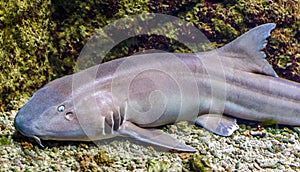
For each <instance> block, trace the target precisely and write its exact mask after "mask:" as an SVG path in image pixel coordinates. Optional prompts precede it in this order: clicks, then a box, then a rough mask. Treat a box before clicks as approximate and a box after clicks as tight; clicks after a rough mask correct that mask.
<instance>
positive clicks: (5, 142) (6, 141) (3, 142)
mask: <svg viewBox="0 0 300 172" xmlns="http://www.w3.org/2000/svg"><path fill="white" fill-rule="evenodd" d="M11 142H12V139H11V137H10V136H9V137H5V136H2V137H1V138H0V146H3V145H10V144H11Z"/></svg>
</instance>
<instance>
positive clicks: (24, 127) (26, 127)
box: [14, 111, 34, 137]
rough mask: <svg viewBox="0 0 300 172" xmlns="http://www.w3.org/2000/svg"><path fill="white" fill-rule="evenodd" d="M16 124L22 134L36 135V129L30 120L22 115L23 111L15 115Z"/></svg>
mask: <svg viewBox="0 0 300 172" xmlns="http://www.w3.org/2000/svg"><path fill="white" fill-rule="evenodd" d="M14 125H15V128H16V129H17V131H19V132H20V133H21V134H23V135H25V136H28V137H32V136H34V131H33V129H32V126H31V125H30V122H29V121H26V120H25V119H24V116H23V115H22V111H19V112H18V113H17V115H16V117H15V120H14Z"/></svg>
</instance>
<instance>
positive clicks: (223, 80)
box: [14, 23, 300, 152]
mask: <svg viewBox="0 0 300 172" xmlns="http://www.w3.org/2000/svg"><path fill="white" fill-rule="evenodd" d="M275 27H276V24H274V23H267V24H263V25H259V26H257V27H255V28H253V29H251V30H249V31H248V32H246V33H244V34H243V35H241V36H239V37H238V38H236V39H235V40H233V41H232V42H230V43H229V44H226V45H225V46H223V47H221V48H218V49H214V50H210V51H206V52H199V53H167V52H159V53H147V54H137V55H132V56H129V57H124V58H120V59H116V60H112V61H108V62H105V63H102V64H100V65H96V66H94V67H91V68H88V69H85V70H83V71H80V72H77V73H74V74H72V75H67V76H64V77H61V78H58V79H56V80H53V81H51V82H49V83H48V84H46V85H45V86H44V87H42V88H41V89H39V90H38V91H37V92H35V93H34V94H33V96H32V97H31V99H30V100H29V101H28V102H27V103H26V104H25V105H24V106H23V107H22V108H21V109H20V110H19V111H18V113H17V115H16V117H15V119H14V125H15V128H16V130H17V131H19V132H20V133H21V134H23V135H24V136H27V137H31V138H34V139H35V140H36V141H37V142H38V143H39V144H40V145H41V146H43V145H42V143H41V140H62V141H93V140H101V139H107V138H112V137H116V136H130V137H133V138H135V139H137V140H139V141H141V142H142V143H143V142H144V143H148V144H153V145H155V146H159V147H162V148H166V149H169V150H175V151H184V152H195V151H197V149H195V148H193V147H192V146H190V145H187V144H186V143H182V142H181V141H179V140H178V139H175V138H174V137H173V136H171V135H169V134H167V133H165V132H163V131H161V130H159V129H157V127H160V126H163V125H168V124H173V123H175V122H178V121H190V122H192V123H195V124H198V125H201V126H202V127H203V128H205V129H207V130H209V131H211V132H213V133H215V134H218V135H221V136H230V135H232V134H233V133H234V132H235V131H236V130H237V129H238V128H239V127H238V125H237V123H236V118H241V119H247V120H254V121H265V120H268V119H273V120H275V121H276V122H277V123H278V124H285V125H290V126H299V125H300V106H299V105H300V84H299V83H297V82H293V81H290V80H286V79H283V78H280V77H278V75H277V74H276V72H275V71H274V70H273V69H272V67H271V65H270V64H269V63H268V62H267V60H266V59H265V57H266V55H265V53H264V52H263V51H262V50H263V49H264V48H265V46H266V44H267V38H268V37H270V33H271V31H272V30H273V29H274V28H275Z"/></svg>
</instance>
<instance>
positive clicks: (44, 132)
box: [14, 76, 85, 143]
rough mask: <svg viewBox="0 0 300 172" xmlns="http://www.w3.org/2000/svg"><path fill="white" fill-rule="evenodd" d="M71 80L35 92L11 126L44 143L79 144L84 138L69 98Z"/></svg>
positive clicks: (57, 81)
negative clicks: (74, 141)
mask: <svg viewBox="0 0 300 172" xmlns="http://www.w3.org/2000/svg"><path fill="white" fill-rule="evenodd" d="M70 81H71V77H70V76H66V77H63V78H60V79H58V80H55V81H53V82H50V83H49V84H47V85H46V86H45V87H43V88H42V89H40V90H38V91H37V92H36V93H34V95H33V96H32V98H31V99H30V100H29V101H28V102H27V104H25V105H24V106H23V107H22V108H21V109H20V110H19V112H18V113H17V115H16V117H15V120H14V125H15V128H16V129H17V130H18V131H19V132H21V133H22V134H23V135H25V136H28V137H32V138H34V139H36V140H37V141H38V142H39V143H40V140H39V139H40V138H41V139H45V140H49V139H51V140H53V139H55V140H62V139H63V140H66V138H67V140H78V139H79V137H80V138H81V139H82V137H83V136H85V134H84V132H83V130H82V128H81V127H80V124H79V121H78V119H77V116H76V113H75V109H74V106H73V101H72V99H71V98H70V97H71V96H72V94H71V92H72V89H71V82H70Z"/></svg>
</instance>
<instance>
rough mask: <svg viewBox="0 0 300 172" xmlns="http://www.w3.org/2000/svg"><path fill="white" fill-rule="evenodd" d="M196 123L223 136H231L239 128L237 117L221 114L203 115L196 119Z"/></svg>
mask: <svg viewBox="0 0 300 172" xmlns="http://www.w3.org/2000/svg"><path fill="white" fill-rule="evenodd" d="M196 124H197V125H201V126H202V127H203V128H205V129H207V130H208V131H211V132H213V133H215V134H219V135H221V136H230V135H232V133H233V132H234V131H235V130H237V129H239V126H238V125H237V124H236V120H235V119H232V118H229V117H226V116H223V115H220V114H206V115H201V116H199V117H198V118H197V119H196Z"/></svg>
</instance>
